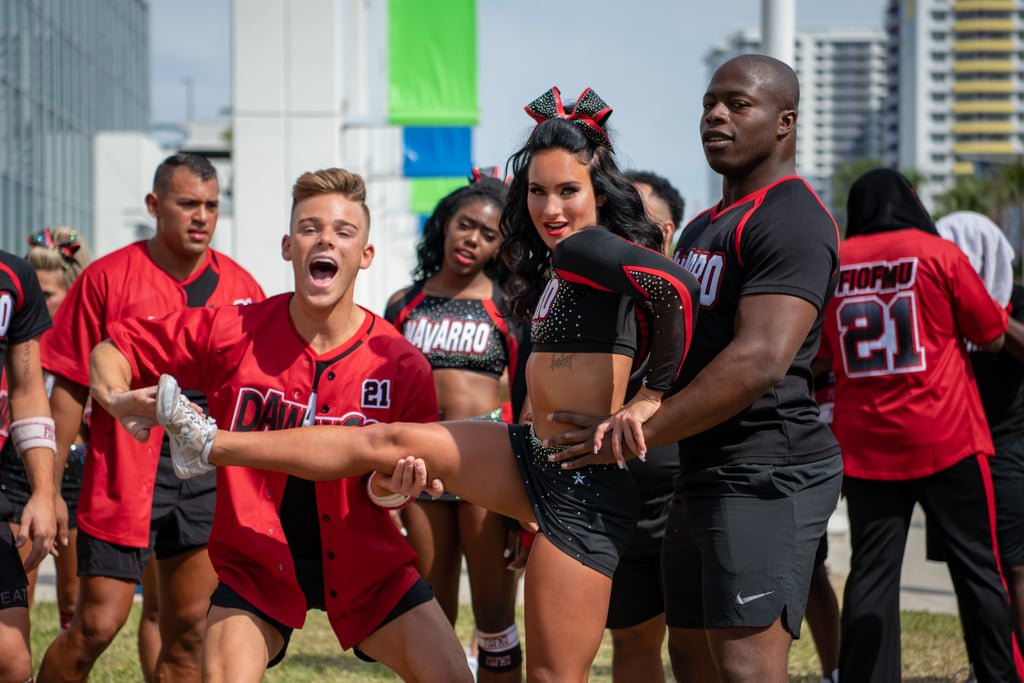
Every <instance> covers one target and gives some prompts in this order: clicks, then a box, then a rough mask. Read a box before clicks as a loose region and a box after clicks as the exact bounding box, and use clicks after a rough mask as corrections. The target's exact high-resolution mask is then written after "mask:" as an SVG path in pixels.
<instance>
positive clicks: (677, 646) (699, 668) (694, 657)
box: [668, 628, 722, 683]
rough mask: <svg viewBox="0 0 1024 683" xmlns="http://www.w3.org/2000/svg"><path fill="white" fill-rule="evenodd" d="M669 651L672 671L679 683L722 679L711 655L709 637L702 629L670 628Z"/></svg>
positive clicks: (712, 682)
mask: <svg viewBox="0 0 1024 683" xmlns="http://www.w3.org/2000/svg"><path fill="white" fill-rule="evenodd" d="M668 653H669V658H670V659H671V660H672V673H673V675H675V677H676V680H677V681H678V682H679V683H716V682H717V681H721V680H722V679H721V677H720V676H719V675H718V667H716V666H715V660H714V659H713V658H712V656H711V648H710V646H709V645H708V637H707V635H706V634H705V632H704V631H703V630H702V629H696V628H670V629H669V630H668Z"/></svg>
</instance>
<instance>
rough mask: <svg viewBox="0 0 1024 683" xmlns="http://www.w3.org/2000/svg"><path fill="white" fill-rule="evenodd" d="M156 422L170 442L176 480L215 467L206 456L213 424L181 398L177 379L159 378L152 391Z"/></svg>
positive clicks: (208, 451) (213, 431)
mask: <svg viewBox="0 0 1024 683" xmlns="http://www.w3.org/2000/svg"><path fill="white" fill-rule="evenodd" d="M156 420H157V422H159V423H160V426H161V427H163V428H164V431H166V432H167V438H168V439H169V440H170V442H171V463H172V464H173V465H174V473H175V474H176V475H178V478H179V479H191V478H192V477H195V476H197V475H200V474H203V473H204V472H209V471H210V470H212V469H214V468H215V466H214V465H211V464H210V461H209V460H208V457H209V455H210V448H212V447H213V437H214V435H215V434H216V433H217V423H216V421H214V419H213V418H212V417H204V416H202V415H200V414H199V412H198V411H196V409H195V408H193V407H192V404H191V403H190V402H189V400H188V399H187V398H185V397H184V396H182V394H181V389H180V388H179V387H178V380H176V379H174V378H173V377H171V376H170V375H160V382H159V383H158V384H157V388H156Z"/></svg>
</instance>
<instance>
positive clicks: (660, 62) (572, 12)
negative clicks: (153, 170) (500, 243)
mask: <svg viewBox="0 0 1024 683" xmlns="http://www.w3.org/2000/svg"><path fill="white" fill-rule="evenodd" d="M243 1H244V0H243ZM292 1H297V0H292ZM378 1H381V0H378ZM886 4H887V3H886V0H860V1H859V2H846V1H843V2H837V1H836V0H796V14H797V25H798V26H806V27H812V26H832V25H868V26H881V25H882V15H883V12H884V8H885V6H886ZM230 5H231V3H230V0H150V19H151V31H150V41H151V45H152V59H151V63H150V68H151V91H152V112H153V119H154V120H155V121H174V120H181V119H184V118H185V116H186V113H187V111H188V94H187V93H188V90H189V87H188V86H186V85H185V80H186V79H191V83H192V86H191V89H192V94H193V110H194V113H195V116H196V118H199V119H210V118H226V116H227V114H226V112H227V110H228V109H229V107H230V106H231V82H230V78H231V75H230V74H231V68H230V61H231V50H230V32H229V19H230ZM581 7H586V11H585V12H584V11H581ZM478 12H479V16H480V20H481V22H480V23H481V28H480V35H479V43H480V48H479V55H478V59H477V62H478V68H479V70H480V71H479V73H480V79H481V84H480V105H481V124H480V126H479V127H478V128H477V131H476V136H475V155H476V157H477V158H476V159H475V161H476V162H477V163H479V164H480V165H485V166H486V165H493V164H503V163H504V161H505V158H506V157H507V156H508V154H509V153H511V152H512V151H514V149H515V148H516V147H517V146H518V145H519V144H520V143H521V142H522V140H523V139H524V137H525V135H526V134H527V133H528V132H529V129H530V123H531V122H530V120H529V119H528V118H527V117H526V114H524V113H523V111H522V107H523V105H525V104H526V103H527V102H529V101H530V100H532V99H533V98H534V97H536V96H537V95H539V94H540V93H541V92H543V91H544V90H546V89H547V88H550V87H551V86H552V85H557V86H558V87H559V89H560V90H561V92H562V94H563V96H564V97H565V98H566V99H574V98H575V96H576V95H577V94H578V93H579V92H580V91H581V90H583V88H585V87H588V86H589V87H592V88H593V89H594V90H595V91H596V92H597V93H598V94H600V95H601V96H602V97H603V98H604V99H605V100H606V101H607V102H608V103H609V104H610V105H611V106H612V108H613V109H614V110H615V113H614V114H613V115H612V117H611V119H610V121H609V122H610V124H611V128H612V130H613V140H614V141H615V143H616V149H617V152H618V160H619V164H620V166H623V167H625V168H644V169H649V170H653V171H656V172H658V173H661V174H662V175H664V176H666V177H667V178H668V179H669V180H671V181H672V182H673V184H675V185H676V186H677V187H678V188H679V190H680V192H681V193H682V195H683V197H684V198H685V199H686V202H687V211H686V213H687V216H691V215H693V214H694V213H696V212H697V211H700V210H702V209H704V208H707V206H709V205H710V204H711V203H712V202H714V201H716V200H717V191H715V190H714V189H713V188H710V187H708V176H707V173H706V171H705V168H706V167H705V162H704V157H703V154H702V152H701V148H700V142H699V138H698V128H697V127H698V115H699V112H700V101H701V96H702V95H703V92H704V88H705V86H706V85H707V82H706V81H707V73H706V72H705V70H704V66H703V61H702V60H703V57H704V55H705V54H706V53H707V51H708V50H709V49H710V48H711V46H712V45H714V44H716V43H718V42H721V41H722V40H723V39H724V38H725V37H726V36H727V35H728V34H729V33H730V32H732V31H733V30H735V29H738V28H746V27H755V28H756V27H757V26H758V25H759V24H760V21H761V0H715V1H713V2H710V3H703V2H701V3H698V2H695V1H693V0H632V1H630V2H624V1H623V0H589V2H587V3H585V4H580V3H569V2H564V1H559V0H515V1H514V2H506V1H504V0H478Z"/></svg>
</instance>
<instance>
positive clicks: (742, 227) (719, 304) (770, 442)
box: [675, 176, 839, 472]
mask: <svg viewBox="0 0 1024 683" xmlns="http://www.w3.org/2000/svg"><path fill="white" fill-rule="evenodd" d="M838 242H839V233H838V230H837V229H836V224H835V220H834V219H833V218H832V215H831V214H830V213H829V212H828V210H827V209H826V208H825V207H824V205H823V204H822V202H821V200H820V199H819V198H818V196H817V195H816V194H815V192H814V190H813V189H811V187H810V186H808V185H807V183H806V182H805V181H804V180H803V179H802V178H800V177H797V176H789V177H786V178H783V179H781V180H779V181H777V182H775V183H773V184H771V185H768V186H767V187H764V188H761V189H760V190H758V191H757V192H754V193H752V194H750V195H747V196H746V197H743V198H742V199H740V200H738V201H736V202H735V203H733V204H732V205H731V206H726V207H719V206H716V207H714V208H712V209H710V210H708V211H705V212H704V213H702V214H700V215H699V216H697V217H696V218H694V219H693V220H692V221H691V222H690V223H689V224H688V225H687V227H686V229H685V230H683V232H682V235H681V236H680V238H679V243H678V245H677V246H676V252H675V260H676V261H677V262H679V263H681V264H682V265H683V266H684V267H686V268H687V269H689V270H690V271H691V272H692V273H693V274H694V275H696V276H697V279H698V280H699V281H700V315H699V316H698V317H697V330H696V332H695V333H694V339H693V344H692V347H691V349H690V354H689V355H688V356H687V358H686V363H685V364H684V365H683V372H682V375H681V377H680V379H679V381H678V382H677V383H676V385H675V389H676V390H679V389H681V388H682V387H683V386H685V385H686V384H688V383H689V382H690V381H691V380H692V379H693V378H694V377H695V376H696V375H697V374H698V373H699V372H700V371H701V370H702V369H704V367H705V366H706V365H707V364H708V363H709V362H711V360H712V359H714V358H715V356H717V355H718V354H719V353H721V352H722V350H723V349H725V347H726V346H728V345H729V343H730V342H731V341H732V339H733V337H734V335H735V324H736V313H737V310H738V307H739V303H740V299H741V298H742V297H745V296H754V295H758V294H783V295H787V296H794V297H799V298H801V299H804V300H806V301H808V302H810V303H811V304H813V305H814V306H815V307H816V308H817V309H818V311H819V314H818V317H817V319H816V320H815V321H814V325H813V326H812V327H811V331H810V333H809V334H808V335H807V339H806V340H805V341H804V343H803V344H802V345H801V346H800V349H799V350H798V351H797V354H796V357H795V358H794V359H793V363H792V364H791V365H790V367H789V369H788V370H787V371H786V376H785V377H784V378H783V379H782V380H780V381H779V382H778V383H776V384H775V386H773V387H772V388H771V389H770V390H769V391H768V392H767V393H766V394H765V395H764V396H762V397H760V398H758V399H757V400H756V401H754V403H753V404H752V405H750V406H748V407H747V408H745V409H744V410H742V411H741V412H740V413H739V414H738V415H735V416H733V417H731V418H729V419H728V420H725V421H724V422H722V423H721V424H719V425H717V426H716V427H712V428H711V429H708V430H706V431H704V432H702V433H700V434H696V435H694V436H692V437H689V438H687V439H684V440H682V441H680V442H679V452H680V458H681V460H682V466H683V471H684V472H690V471H694V470H697V469H702V468H706V467H714V466H719V465H726V464H774V463H780V464H781V463H790V464H795V463H801V462H814V461H816V460H821V459H824V458H827V457H831V456H833V455H835V454H836V453H838V451H839V449H838V446H837V445H836V441H835V439H834V438H833V437H832V434H831V432H829V429H828V427H827V426H825V425H823V424H822V423H821V422H820V421H819V420H818V406H817V404H816V403H815V401H814V395H813V381H814V380H813V376H812V373H811V367H810V365H811V361H812V360H814V357H815V353H816V351H817V350H818V342H819V337H820V334H821V312H823V311H824V308H825V304H826V302H827V301H828V298H829V296H830V294H831V292H832V289H833V288H834V283H835V277H836V274H837V272H838V269H839V256H838Z"/></svg>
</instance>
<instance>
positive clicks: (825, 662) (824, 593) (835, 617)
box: [804, 563, 839, 678]
mask: <svg viewBox="0 0 1024 683" xmlns="http://www.w3.org/2000/svg"><path fill="white" fill-rule="evenodd" d="M804 616H805V617H806V618H807V625H808V626H810V627H811V637H812V638H813V639H814V647H815V649H817V651H818V659H820V660H821V677H822V678H831V677H832V674H833V672H835V670H836V669H838V668H839V600H838V599H837V598H836V592H835V590H834V589H833V588H832V582H831V581H829V578H828V569H826V567H825V565H824V564H821V563H818V564H816V565H814V571H813V572H812V573H811V589H810V592H809V593H808V595H807V610H806V612H805V615H804Z"/></svg>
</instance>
